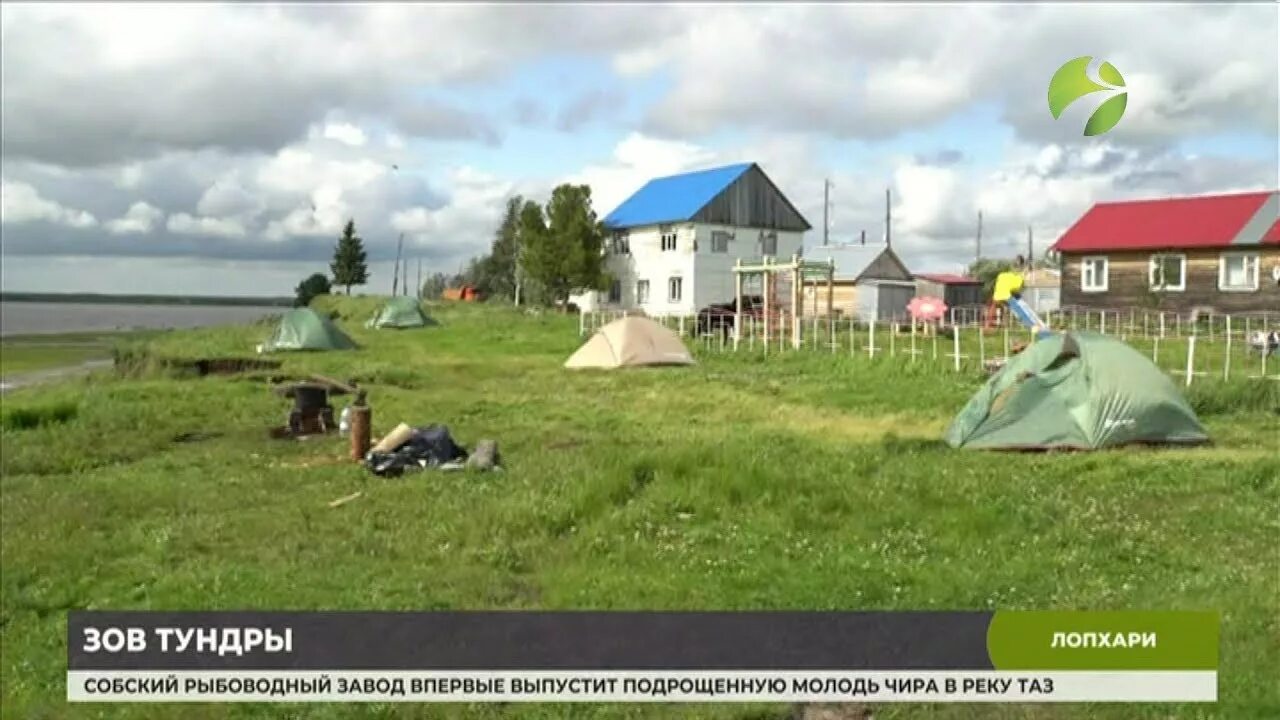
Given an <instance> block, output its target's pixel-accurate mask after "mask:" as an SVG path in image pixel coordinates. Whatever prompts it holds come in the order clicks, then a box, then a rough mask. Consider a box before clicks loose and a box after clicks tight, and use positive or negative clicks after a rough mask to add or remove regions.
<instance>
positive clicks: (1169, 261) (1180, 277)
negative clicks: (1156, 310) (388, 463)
mask: <svg viewBox="0 0 1280 720" xmlns="http://www.w3.org/2000/svg"><path fill="white" fill-rule="evenodd" d="M1186 271H1187V256H1186V255H1174V254H1170V253H1166V254H1163V255H1152V256H1151V265H1150V269H1149V272H1150V276H1149V280H1150V284H1151V289H1152V290H1165V291H1172V292H1182V291H1183V290H1186V289H1187V273H1186Z"/></svg>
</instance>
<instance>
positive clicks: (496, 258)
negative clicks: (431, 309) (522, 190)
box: [473, 195, 524, 298]
mask: <svg viewBox="0 0 1280 720" xmlns="http://www.w3.org/2000/svg"><path fill="white" fill-rule="evenodd" d="M523 207H524V198H522V197H520V196H519V195H516V196H515V197H512V198H508V199H507V207H506V211H505V212H504V213H503V216H502V222H501V224H499V225H498V230H497V232H496V233H495V235H494V238H493V245H492V247H491V248H490V250H489V254H488V255H487V256H486V257H484V258H483V259H481V260H480V262H479V264H478V265H476V266H475V268H474V273H473V275H474V277H473V283H474V284H475V286H476V287H477V288H479V290H480V292H481V293H483V294H484V296H485V297H497V298H510V297H514V296H515V291H516V260H517V257H518V256H519V253H520V237H519V236H520V211H521V209H522V208H523Z"/></svg>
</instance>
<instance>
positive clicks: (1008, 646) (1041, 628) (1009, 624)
mask: <svg viewBox="0 0 1280 720" xmlns="http://www.w3.org/2000/svg"><path fill="white" fill-rule="evenodd" d="M1218 625H1219V619H1218V613H1215V612H1182V611H1150V612H1148V611H1127V610H1116V611H1097V612H1094V611H1012V610H1010V611H1000V612H997V613H996V614H995V616H994V617H993V618H992V620H991V625H990V628H989V629H988V630H987V651H988V652H989V653H990V655H991V663H992V665H993V666H994V667H995V669H997V670H1217V669H1218V629H1219V628H1218Z"/></svg>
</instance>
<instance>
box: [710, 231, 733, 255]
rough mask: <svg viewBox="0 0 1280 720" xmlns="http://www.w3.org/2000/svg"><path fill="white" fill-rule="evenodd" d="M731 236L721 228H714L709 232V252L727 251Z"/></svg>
mask: <svg viewBox="0 0 1280 720" xmlns="http://www.w3.org/2000/svg"><path fill="white" fill-rule="evenodd" d="M732 239H733V236H732V235H730V234H729V233H727V232H725V231H723V230H715V231H713V232H712V233H711V252H713V253H727V252H729V241H730V240H732Z"/></svg>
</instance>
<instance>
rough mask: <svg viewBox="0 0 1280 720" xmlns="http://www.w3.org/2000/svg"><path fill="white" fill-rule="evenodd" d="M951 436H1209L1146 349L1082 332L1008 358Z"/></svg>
mask: <svg viewBox="0 0 1280 720" xmlns="http://www.w3.org/2000/svg"><path fill="white" fill-rule="evenodd" d="M945 439H946V441H947V444H949V445H950V446H951V447H955V448H980V449H1007V450H1013V449H1050V448H1063V449H1083V450H1097V449H1101V448H1106V447H1116V446H1120V445H1127V444H1196V443H1204V442H1208V440H1209V436H1208V434H1207V433H1206V432H1205V430H1204V427H1203V426H1202V425H1201V424H1200V421H1199V419H1198V418H1196V414H1195V411H1193V410H1192V409H1191V406H1190V405H1188V404H1187V401H1186V400H1185V399H1184V398H1183V397H1182V395H1181V394H1180V393H1179V392H1178V388H1177V387H1176V386H1175V385H1174V383H1173V381H1172V380H1170V379H1169V377H1168V376H1166V375H1165V374H1164V373H1163V372H1162V371H1161V370H1160V368H1158V367H1156V366H1155V365H1154V364H1153V363H1152V362H1151V361H1150V360H1148V359H1147V358H1146V356H1144V355H1143V354H1142V353H1139V352H1138V351H1137V350H1134V349H1133V348H1132V347H1130V346H1129V345H1127V344H1125V343H1124V342H1122V341H1120V340H1116V339H1114V338H1110V337H1107V336H1105V335H1100V334H1097V333H1085V332H1081V333H1069V334H1058V335H1052V336H1049V337H1046V338H1044V339H1041V340H1037V341H1036V342H1034V343H1032V344H1031V346H1030V347H1028V348H1027V349H1026V350H1024V351H1022V352H1021V353H1019V354H1017V355H1015V356H1014V357H1012V358H1010V359H1009V362H1008V363H1007V364H1006V365H1005V366H1004V367H1003V368H1001V370H1000V371H999V372H998V373H996V374H995V375H994V376H993V377H992V378H991V379H990V380H989V381H987V384H986V385H985V386H983V387H982V389H980V390H979V391H978V392H977V393H976V394H975V395H974V396H973V398H971V399H970V400H969V403H968V405H966V406H965V408H964V409H963V410H961V411H960V414H959V415H957V416H956V418H955V420H954V421H953V422H952V423H951V427H950V428H948V429H947V432H946V435H945Z"/></svg>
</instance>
